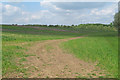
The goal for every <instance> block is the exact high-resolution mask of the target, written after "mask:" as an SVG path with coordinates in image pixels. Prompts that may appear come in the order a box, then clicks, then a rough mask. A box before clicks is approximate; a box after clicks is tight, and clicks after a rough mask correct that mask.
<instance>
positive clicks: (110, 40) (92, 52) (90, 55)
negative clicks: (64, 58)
mask: <svg viewBox="0 0 120 80" xmlns="http://www.w3.org/2000/svg"><path fill="white" fill-rule="evenodd" d="M116 34H117V32H107V33H94V34H92V35H89V36H88V37H84V38H80V39H76V40H70V41H68V42H64V43H63V44H62V47H63V49H64V50H67V51H68V52H70V53H73V54H75V55H76V57H78V58H80V59H82V60H85V61H87V62H89V61H92V62H97V66H99V67H100V68H101V69H104V70H106V71H108V72H109V73H108V74H110V75H111V77H114V78H116V77H117V75H118V37H117V35H116ZM108 74H107V75H108ZM106 77H108V76H106Z"/></svg>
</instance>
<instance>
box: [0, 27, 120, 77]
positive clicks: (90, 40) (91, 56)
mask: <svg viewBox="0 0 120 80" xmlns="http://www.w3.org/2000/svg"><path fill="white" fill-rule="evenodd" d="M90 26H91V25H90ZM94 26H95V25H93V27H89V25H87V27H85V28H83V27H80V26H78V27H40V26H38V27H37V26H9V25H4V26H2V75H3V77H7V76H8V75H10V74H11V72H12V75H13V76H14V74H19V73H23V75H26V71H27V69H25V68H24V64H22V63H23V62H25V61H27V60H26V57H30V56H35V55H34V53H33V54H32V55H31V54H26V53H25V51H29V50H28V47H30V46H32V45H33V44H34V43H36V42H43V41H46V40H58V39H68V38H73V37H80V36H84V37H83V38H80V39H75V40H69V41H66V42H62V43H61V44H60V45H59V46H60V47H61V48H62V50H64V51H66V52H68V53H71V54H74V55H75V56H76V57H77V58H79V59H80V60H84V61H86V62H97V65H96V66H97V67H100V68H101V69H103V70H105V71H107V74H106V75H105V77H112V78H117V77H118V74H117V73H118V37H117V34H118V33H117V30H116V29H115V28H113V27H104V28H101V27H100V26H101V25H100V26H99V27H98V28H96V27H95V28H94ZM48 47H49V46H48ZM49 49H51V48H49ZM23 77H25V76H23Z"/></svg>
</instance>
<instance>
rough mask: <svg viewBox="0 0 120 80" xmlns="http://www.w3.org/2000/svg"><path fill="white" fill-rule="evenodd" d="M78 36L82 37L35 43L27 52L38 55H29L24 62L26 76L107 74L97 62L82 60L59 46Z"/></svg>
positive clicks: (90, 75)
mask: <svg viewBox="0 0 120 80" xmlns="http://www.w3.org/2000/svg"><path fill="white" fill-rule="evenodd" d="M78 38H82V37H75V38H69V39H59V40H47V41H44V42H37V43H36V44H34V45H33V46H32V47H30V48H29V51H28V52H26V54H34V55H36V56H29V57H27V58H26V59H27V61H25V62H24V63H22V64H24V68H26V69H27V72H26V76H27V77H29V78H76V77H81V78H83V77H87V78H89V77H93V78H98V77H99V76H105V75H104V74H100V73H103V72H102V70H100V69H99V68H97V67H96V63H91V62H85V61H83V60H80V59H78V58H76V57H75V56H74V55H73V54H70V53H68V52H66V51H63V50H62V49H61V48H60V47H59V44H60V43H62V42H65V41H68V40H73V39H78ZM17 77H21V76H17ZM22 77H23V76H22Z"/></svg>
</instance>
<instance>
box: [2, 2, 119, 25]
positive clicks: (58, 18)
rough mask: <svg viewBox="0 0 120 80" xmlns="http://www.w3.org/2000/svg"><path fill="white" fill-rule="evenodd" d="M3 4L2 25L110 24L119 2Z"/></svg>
mask: <svg viewBox="0 0 120 80" xmlns="http://www.w3.org/2000/svg"><path fill="white" fill-rule="evenodd" d="M1 4H2V23H7V24H8V23H9V24H10V23H17V24H68V25H71V24H81V23H82V24H84V23H105V24H109V23H111V22H112V21H113V19H114V14H115V13H116V12H117V11H118V6H117V2H45V0H43V1H41V2H4V3H1ZM1 4H0V5H1ZM0 15H1V14H0Z"/></svg>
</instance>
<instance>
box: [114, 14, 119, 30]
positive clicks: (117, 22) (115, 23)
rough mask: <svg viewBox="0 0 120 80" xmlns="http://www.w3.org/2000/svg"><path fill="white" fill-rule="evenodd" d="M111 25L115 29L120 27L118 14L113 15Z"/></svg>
mask: <svg viewBox="0 0 120 80" xmlns="http://www.w3.org/2000/svg"><path fill="white" fill-rule="evenodd" d="M113 23H114V26H115V27H117V28H118V27H120V12H118V13H116V14H115V16H114V22H113Z"/></svg>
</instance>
